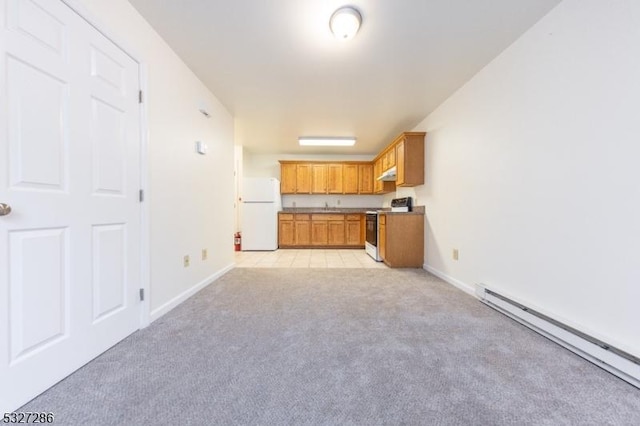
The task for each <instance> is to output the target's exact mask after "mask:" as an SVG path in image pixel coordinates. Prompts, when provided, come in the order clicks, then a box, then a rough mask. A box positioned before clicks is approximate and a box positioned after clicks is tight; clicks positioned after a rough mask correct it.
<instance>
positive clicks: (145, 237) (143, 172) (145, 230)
mask: <svg viewBox="0 0 640 426" xmlns="http://www.w3.org/2000/svg"><path fill="white" fill-rule="evenodd" d="M60 1H61V2H62V3H64V4H66V5H67V6H68V7H69V8H70V9H71V10H73V11H74V12H75V13H76V14H78V16H80V18H82V19H84V20H85V21H86V22H87V23H88V24H89V25H91V26H92V27H93V28H95V29H96V30H97V31H98V32H99V33H101V34H102V35H103V36H105V37H106V38H107V39H109V40H110V41H111V42H112V43H113V44H115V45H116V46H117V47H118V48H119V49H120V50H122V51H123V52H124V53H126V54H127V55H128V56H129V57H130V58H131V59H133V60H134V61H135V62H136V63H137V64H138V84H139V86H140V90H141V91H142V94H143V97H142V102H141V103H139V104H138V116H139V118H140V135H139V143H140V164H139V168H140V182H139V185H140V189H141V190H142V191H144V198H143V201H142V202H141V203H140V288H141V289H142V290H143V291H144V300H143V301H142V302H141V308H140V321H139V328H141V329H142V328H145V327H147V326H148V325H149V324H150V323H151V314H150V312H151V269H150V268H151V263H150V253H149V250H150V244H149V242H150V240H151V238H150V221H149V217H150V216H149V212H150V204H151V203H150V200H151V193H150V191H149V155H148V149H149V128H148V107H147V104H148V98H149V96H148V69H147V64H146V62H144V61H143V60H142V59H141V58H142V55H140V54H139V52H138V51H137V50H136V49H133V48H132V46H131V45H130V44H129V43H127V42H126V41H125V40H123V39H122V38H121V37H118V36H117V35H116V34H114V33H113V31H111V30H110V29H109V27H108V26H107V25H106V24H105V23H104V22H102V21H101V20H100V19H99V18H98V17H96V16H95V15H94V14H93V13H91V12H90V11H89V10H88V9H87V7H86V6H85V5H84V4H82V3H80V0H60Z"/></svg>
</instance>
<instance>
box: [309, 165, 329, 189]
mask: <svg viewBox="0 0 640 426" xmlns="http://www.w3.org/2000/svg"><path fill="white" fill-rule="evenodd" d="M311 193H312V194H326V193H327V165H326V164H312V165H311Z"/></svg>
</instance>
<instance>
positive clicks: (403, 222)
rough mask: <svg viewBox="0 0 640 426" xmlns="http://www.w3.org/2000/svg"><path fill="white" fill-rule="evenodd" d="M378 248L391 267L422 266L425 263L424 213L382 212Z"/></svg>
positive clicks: (379, 221)
mask: <svg viewBox="0 0 640 426" xmlns="http://www.w3.org/2000/svg"><path fill="white" fill-rule="evenodd" d="M378 232H379V235H378V250H379V254H380V257H382V260H383V261H384V263H385V264H386V265H387V266H389V267H391V268H422V265H423V263H424V215H421V214H402V213H396V214H380V215H379V216H378Z"/></svg>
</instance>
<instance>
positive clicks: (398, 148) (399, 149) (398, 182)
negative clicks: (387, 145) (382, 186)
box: [396, 140, 405, 186]
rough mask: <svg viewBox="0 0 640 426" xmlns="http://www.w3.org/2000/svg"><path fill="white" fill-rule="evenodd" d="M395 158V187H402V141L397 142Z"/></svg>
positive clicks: (403, 174) (403, 175)
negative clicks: (396, 164)
mask: <svg viewBox="0 0 640 426" xmlns="http://www.w3.org/2000/svg"><path fill="white" fill-rule="evenodd" d="M396 157H397V158H398V166H397V167H396V174H397V176H398V177H397V178H396V185H397V186H402V185H404V177H405V173H404V164H405V162H404V140H402V141H400V142H398V144H397V145H396Z"/></svg>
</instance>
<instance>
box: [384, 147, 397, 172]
mask: <svg viewBox="0 0 640 426" xmlns="http://www.w3.org/2000/svg"><path fill="white" fill-rule="evenodd" d="M386 157H387V168H388V169H390V168H391V167H393V166H395V165H396V150H395V148H391V149H390V150H389V151H387V155H386Z"/></svg>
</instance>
